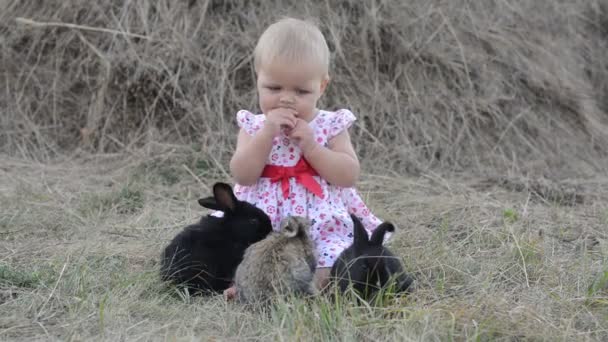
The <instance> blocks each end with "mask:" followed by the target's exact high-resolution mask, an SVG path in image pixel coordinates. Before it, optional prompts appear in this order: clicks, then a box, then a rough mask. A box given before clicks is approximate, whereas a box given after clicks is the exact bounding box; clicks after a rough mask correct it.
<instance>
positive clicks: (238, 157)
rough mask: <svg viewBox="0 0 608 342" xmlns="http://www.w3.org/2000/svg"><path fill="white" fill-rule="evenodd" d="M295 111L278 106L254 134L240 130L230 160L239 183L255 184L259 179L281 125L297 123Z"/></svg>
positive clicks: (231, 168) (289, 126)
mask: <svg viewBox="0 0 608 342" xmlns="http://www.w3.org/2000/svg"><path fill="white" fill-rule="evenodd" d="M294 113H295V112H294V111H293V110H292V109H288V108H276V109H273V110H271V111H270V112H268V113H267V114H266V121H265V123H264V125H263V126H262V128H260V129H259V130H258V131H257V132H256V133H255V134H254V135H249V134H248V133H247V132H246V131H245V130H244V129H241V130H240V131H239V136H238V138H237V142H236V151H234V155H233V156H232V159H231V160H230V172H231V173H232V176H233V177H234V180H235V181H236V182H237V183H238V184H241V185H253V184H255V183H256V182H257V181H258V179H259V178H260V176H261V175H262V171H263V170H264V166H265V165H266V160H267V159H268V155H269V154H270V151H271V150H272V139H273V138H274V137H275V136H277V134H278V133H279V130H280V129H281V127H288V128H292V127H293V126H294V125H295V114H294Z"/></svg>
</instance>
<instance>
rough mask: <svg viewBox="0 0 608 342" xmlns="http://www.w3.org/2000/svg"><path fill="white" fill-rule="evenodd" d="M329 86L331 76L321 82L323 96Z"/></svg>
mask: <svg viewBox="0 0 608 342" xmlns="http://www.w3.org/2000/svg"><path fill="white" fill-rule="evenodd" d="M328 84H329V76H326V77H323V79H322V80H321V95H323V93H324V92H325V89H327V85H328Z"/></svg>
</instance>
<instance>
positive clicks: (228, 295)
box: [224, 285, 236, 301]
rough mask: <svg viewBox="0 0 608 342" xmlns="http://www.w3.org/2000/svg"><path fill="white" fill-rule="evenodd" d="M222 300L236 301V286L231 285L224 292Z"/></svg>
mask: <svg viewBox="0 0 608 342" xmlns="http://www.w3.org/2000/svg"><path fill="white" fill-rule="evenodd" d="M224 299H225V300H227V301H232V300H235V299H236V286H234V285H232V286H230V287H229V288H227V289H225V290H224Z"/></svg>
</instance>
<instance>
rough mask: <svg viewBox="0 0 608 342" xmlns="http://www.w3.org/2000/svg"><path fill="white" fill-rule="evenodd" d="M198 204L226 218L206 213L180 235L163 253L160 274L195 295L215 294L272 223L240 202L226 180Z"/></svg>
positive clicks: (266, 217) (254, 208) (254, 209)
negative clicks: (221, 213)
mask: <svg viewBox="0 0 608 342" xmlns="http://www.w3.org/2000/svg"><path fill="white" fill-rule="evenodd" d="M198 203H199V204H200V205H201V206H203V207H205V208H209V209H213V210H220V211H222V212H223V213H224V215H223V217H215V216H211V215H208V216H204V217H202V218H201V220H200V222H198V223H196V224H192V225H190V226H187V227H186V228H184V229H183V230H182V231H181V232H180V233H179V234H177V236H175V238H173V240H172V241H171V243H169V245H168V246H167V247H166V248H165V250H164V252H163V253H162V256H161V268H160V274H161V278H162V279H163V280H165V281H171V282H173V283H175V284H177V285H180V286H183V287H186V288H188V289H189V290H191V291H192V292H193V293H194V294H211V293H215V292H220V291H222V290H225V289H227V288H228V287H229V286H230V285H231V283H232V281H233V278H234V272H235V270H236V268H237V266H238V264H239V263H240V262H241V260H242V258H243V254H244V253H245V249H247V247H249V246H250V245H251V244H253V243H255V242H257V241H260V240H262V239H263V238H265V237H266V236H267V235H268V233H270V232H271V231H272V225H271V222H270V218H269V217H268V215H266V214H265V213H264V211H262V210H261V209H259V208H257V207H256V206H254V205H252V204H250V203H247V202H244V201H239V200H238V199H237V198H236V196H235V195H234V193H233V191H232V188H231V187H230V185H228V184H225V183H216V184H214V186H213V196H211V197H206V198H201V199H199V200H198Z"/></svg>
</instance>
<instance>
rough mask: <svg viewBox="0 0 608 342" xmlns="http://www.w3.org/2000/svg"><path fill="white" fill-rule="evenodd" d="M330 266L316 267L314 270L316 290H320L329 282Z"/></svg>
mask: <svg viewBox="0 0 608 342" xmlns="http://www.w3.org/2000/svg"><path fill="white" fill-rule="evenodd" d="M330 271H331V267H318V268H317V270H316V271H315V278H314V280H315V286H316V287H317V289H318V290H322V289H323V288H324V287H325V286H327V283H329V272H330Z"/></svg>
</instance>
